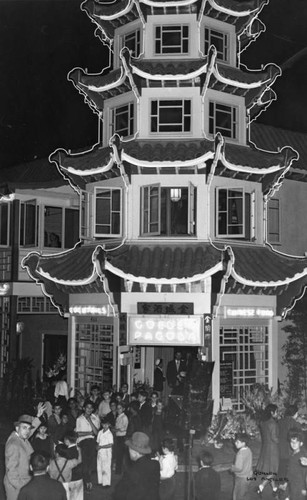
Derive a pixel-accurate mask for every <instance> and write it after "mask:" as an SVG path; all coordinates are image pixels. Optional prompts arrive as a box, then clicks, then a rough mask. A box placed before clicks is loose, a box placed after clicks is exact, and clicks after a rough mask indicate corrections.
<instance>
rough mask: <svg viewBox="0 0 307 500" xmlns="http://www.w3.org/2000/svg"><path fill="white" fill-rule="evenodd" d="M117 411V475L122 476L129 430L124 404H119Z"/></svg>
mask: <svg viewBox="0 0 307 500" xmlns="http://www.w3.org/2000/svg"><path fill="white" fill-rule="evenodd" d="M116 409H117V418H116V421H115V436H116V438H115V455H116V456H115V474H121V473H122V467H123V461H124V454H125V440H126V434H127V428H128V417H127V415H126V414H125V408H124V405H123V404H122V403H119V404H118V405H117V407H116Z"/></svg>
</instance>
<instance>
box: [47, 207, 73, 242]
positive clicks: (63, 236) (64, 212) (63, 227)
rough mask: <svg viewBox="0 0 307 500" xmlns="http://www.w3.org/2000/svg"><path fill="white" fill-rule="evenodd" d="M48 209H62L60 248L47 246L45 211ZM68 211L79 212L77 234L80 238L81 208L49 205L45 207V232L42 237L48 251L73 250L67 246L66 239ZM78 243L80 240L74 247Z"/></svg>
mask: <svg viewBox="0 0 307 500" xmlns="http://www.w3.org/2000/svg"><path fill="white" fill-rule="evenodd" d="M46 208H56V209H60V210H61V236H60V242H61V244H60V246H47V245H45V233H46V230H45V228H46V224H45V216H46V214H45V210H46ZM68 210H71V211H74V212H78V226H77V234H78V238H80V222H79V221H80V210H79V208H75V207H63V206H60V205H51V204H48V205H43V221H42V225H43V231H42V235H43V245H42V246H43V248H48V250H49V249H50V248H54V249H59V250H67V249H69V248H72V247H70V246H66V244H65V243H66V239H67V235H66V226H67V224H68V222H66V216H67V211H68ZM77 242H78V240H77V241H76V242H75V243H74V245H75V244H76V243H77Z"/></svg>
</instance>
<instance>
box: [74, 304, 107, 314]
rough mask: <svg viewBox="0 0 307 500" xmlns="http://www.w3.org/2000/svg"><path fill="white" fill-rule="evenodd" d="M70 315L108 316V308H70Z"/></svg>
mask: <svg viewBox="0 0 307 500" xmlns="http://www.w3.org/2000/svg"><path fill="white" fill-rule="evenodd" d="M69 312H70V314H74V315H83V316H85V315H87V316H96V315H99V316H109V306H86V305H84V306H70V307H69Z"/></svg>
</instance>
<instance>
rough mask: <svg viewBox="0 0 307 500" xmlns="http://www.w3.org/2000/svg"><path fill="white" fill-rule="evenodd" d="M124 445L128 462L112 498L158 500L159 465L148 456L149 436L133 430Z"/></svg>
mask: <svg viewBox="0 0 307 500" xmlns="http://www.w3.org/2000/svg"><path fill="white" fill-rule="evenodd" d="M126 445H127V446H128V449H129V456H130V464H129V465H128V466H127V468H126V470H125V471H124V474H123V477H122V478H121V480H120V481H119V482H118V483H117V485H116V487H115V491H114V495H113V500H144V499H146V500H159V499H160V497H159V484H160V466H159V462H158V461H157V460H153V459H152V458H151V457H150V454H151V447H150V446H149V437H148V436H147V434H144V433H143V432H134V433H133V434H132V436H131V438H130V439H128V440H127V441H126Z"/></svg>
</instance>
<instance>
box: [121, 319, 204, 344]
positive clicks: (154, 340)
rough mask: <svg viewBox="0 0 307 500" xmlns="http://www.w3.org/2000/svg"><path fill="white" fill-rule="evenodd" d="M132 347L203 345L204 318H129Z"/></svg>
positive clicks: (129, 339)
mask: <svg viewBox="0 0 307 500" xmlns="http://www.w3.org/2000/svg"><path fill="white" fill-rule="evenodd" d="M128 343H129V344H132V345H189V346H193V345H194V346H200V345H203V317H202V316H182V315H181V316H156V315H154V316H150V315H148V316H140V315H131V316H129V330H128Z"/></svg>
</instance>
